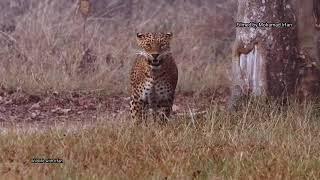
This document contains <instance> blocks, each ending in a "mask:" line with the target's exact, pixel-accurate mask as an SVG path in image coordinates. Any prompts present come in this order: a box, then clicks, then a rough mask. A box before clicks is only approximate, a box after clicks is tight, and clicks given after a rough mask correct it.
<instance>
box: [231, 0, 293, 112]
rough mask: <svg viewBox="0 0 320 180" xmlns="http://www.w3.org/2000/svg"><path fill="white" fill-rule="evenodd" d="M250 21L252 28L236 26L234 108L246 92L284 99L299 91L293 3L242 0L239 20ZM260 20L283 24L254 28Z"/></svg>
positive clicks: (240, 1) (269, 0) (232, 106)
mask: <svg viewBox="0 0 320 180" xmlns="http://www.w3.org/2000/svg"><path fill="white" fill-rule="evenodd" d="M250 22H252V24H251V27H237V29H236V39H235V41H234V44H233V50H232V72H233V74H232V76H233V77H232V79H233V84H232V87H231V91H232V93H231V98H230V100H229V104H228V108H229V109H230V110H232V109H234V108H235V107H236V105H237V101H238V99H239V98H240V97H242V96H245V95H253V96H268V97H275V98H282V99H283V98H287V97H288V96H290V95H292V94H294V93H295V85H296V82H297V79H298V73H297V72H298V71H297V64H298V56H297V54H298V51H299V50H298V49H299V47H298V40H297V28H296V20H295V14H294V11H293V9H292V6H291V4H290V3H289V1H288V2H287V1H282V0H268V1H266V0H238V14H237V23H250ZM260 22H262V23H266V22H267V23H283V24H280V25H279V24H278V25H279V26H281V27H254V26H255V25H259V23H260ZM285 23H286V24H285ZM260 25H261V24H260ZM278 25H274V26H278Z"/></svg>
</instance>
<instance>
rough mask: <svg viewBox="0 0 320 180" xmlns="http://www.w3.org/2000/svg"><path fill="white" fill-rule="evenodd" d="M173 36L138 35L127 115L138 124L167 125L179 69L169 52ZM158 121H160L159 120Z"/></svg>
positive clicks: (156, 34) (149, 33)
mask: <svg viewBox="0 0 320 180" xmlns="http://www.w3.org/2000/svg"><path fill="white" fill-rule="evenodd" d="M172 38H173V33H172V32H168V33H159V32H148V33H137V35H136V40H137V45H138V47H139V49H140V50H139V51H138V53H137V54H136V58H135V61H134V63H133V66H132V68H131V72H130V114H131V119H132V120H133V121H134V122H135V123H137V124H141V122H145V123H147V118H148V112H149V111H151V112H152V114H153V120H154V122H160V123H161V124H166V123H167V122H168V119H169V117H170V114H171V113H172V106H173V101H174V98H175V90H176V87H177V82H178V68H177V64H176V62H175V59H174V58H173V55H172V52H171V48H170V45H171V40H172ZM158 119H160V120H158Z"/></svg>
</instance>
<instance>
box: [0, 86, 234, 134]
mask: <svg viewBox="0 0 320 180" xmlns="http://www.w3.org/2000/svg"><path fill="white" fill-rule="evenodd" d="M227 93H228V91H227V90H226V89H222V88H221V89H217V90H214V91H208V92H205V93H201V94H195V93H177V95H176V98H175V103H174V106H173V116H175V115H177V114H183V113H187V112H190V111H189V110H191V111H192V112H203V111H204V110H206V109H207V108H208V107H210V105H213V104H218V105H219V107H221V108H222V109H223V107H224V104H225V101H226V97H227ZM128 110H129V97H128V96H126V95H112V96H98V95H96V94H95V93H64V94H59V93H51V94H47V95H41V96H37V95H28V94H26V93H23V92H2V93H1V94H0V131H1V129H2V130H3V129H6V128H13V127H14V128H19V127H20V128H22V129H23V128H24V127H41V128H50V127H57V126H60V125H61V126H65V125H68V124H70V125H75V124H82V125H84V124H92V123H94V122H96V121H98V120H99V119H100V120H116V119H117V117H119V115H124V116H128ZM127 119H128V120H129V118H127Z"/></svg>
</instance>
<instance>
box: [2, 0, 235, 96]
mask: <svg viewBox="0 0 320 180" xmlns="http://www.w3.org/2000/svg"><path fill="white" fill-rule="evenodd" d="M30 1H31V2H33V3H32V5H30V7H28V8H27V10H26V11H25V13H24V14H22V15H21V16H18V17H17V18H16V22H17V23H16V30H15V31H14V32H13V33H6V32H3V33H1V34H0V38H1V39H2V41H9V42H10V44H11V45H10V46H4V47H3V48H1V50H0V51H1V52H0V58H1V60H2V61H1V62H0V76H1V77H2V78H1V80H0V83H1V84H2V86H4V87H5V88H7V89H17V88H19V89H22V90H24V91H26V92H28V93H43V92H47V91H74V90H85V91H86V90H99V91H100V90H101V91H105V92H106V93H107V94H113V93H126V92H127V89H126V88H127V84H128V83H127V79H128V73H129V71H130V66H131V63H132V61H133V59H134V57H135V53H136V51H137V47H136V42H135V34H136V32H140V31H142V32H145V31H164V32H166V31H172V32H173V33H174V41H173V44H172V51H173V54H174V56H175V57H176V61H177V63H178V64H179V69H180V74H179V77H180V81H179V90H181V91H197V90H198V88H201V89H208V88H214V87H216V86H225V85H227V84H228V77H227V75H226V72H225V71H223V70H222V69H224V68H225V67H226V66H227V63H225V62H226V60H225V59H224V58H226V57H227V56H226V55H223V54H222V53H221V52H220V53H219V52H218V51H219V50H220V51H222V50H224V51H225V50H226V49H228V48H225V47H219V46H227V47H228V43H227V42H230V40H231V37H230V36H229V34H230V32H233V30H232V29H229V30H230V32H229V31H225V35H221V34H220V35H216V30H217V26H215V25H216V24H215V23H216V21H215V20H216V16H215V14H216V11H212V8H213V9H214V8H215V7H214V6H213V5H212V4H211V5H210V3H209V1H208V2H205V3H200V5H196V4H197V3H192V1H190V2H189V1H188V2H185V3H182V2H173V3H163V2H162V1H161V3H160V2H157V6H155V4H154V2H149V1H145V0H140V1H139V3H133V4H131V7H126V6H129V5H130V3H127V4H126V3H125V2H122V1H115V0H114V1H110V2H108V3H105V4H106V7H105V9H104V11H102V12H100V13H98V14H97V12H95V11H94V10H93V12H92V14H95V15H96V16H91V17H88V18H86V28H85V33H84V31H83V18H81V14H80V12H79V9H78V3H77V2H74V3H71V2H67V1H66V2H64V1H50V0H45V1H41V2H39V1H35V0H30ZM121 2H122V4H121ZM98 5H99V4H98ZM128 8H131V9H130V11H129V10H128ZM96 11H97V10H96ZM122 11H123V13H122ZM128 13H131V15H130V16H128V15H127V14H128ZM230 24H231V23H230ZM219 27H220V26H219ZM221 27H222V26H221ZM228 33H229V34H228ZM224 38H229V39H224ZM218 42H219V43H220V45H219V44H218ZM83 47H87V48H89V49H90V50H91V53H92V54H93V56H95V57H96V58H95V61H94V62H92V63H91V64H90V63H89V64H90V65H89V64H88V63H87V65H88V66H93V68H92V69H94V72H90V73H87V74H79V71H78V69H79V66H80V64H81V61H83V60H82V59H83V55H84V54H85V49H83ZM226 54H227V53H226ZM212 62H216V63H212ZM218 62H219V63H218ZM84 64H86V63H84ZM195 69H196V70H195ZM217 69H219V70H218V71H216V70H217ZM202 70H204V71H202ZM199 71H201V73H199Z"/></svg>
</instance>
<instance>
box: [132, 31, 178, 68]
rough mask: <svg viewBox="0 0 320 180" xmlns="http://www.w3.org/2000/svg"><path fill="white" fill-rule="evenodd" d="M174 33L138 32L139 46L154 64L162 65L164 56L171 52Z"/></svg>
mask: <svg viewBox="0 0 320 180" xmlns="http://www.w3.org/2000/svg"><path fill="white" fill-rule="evenodd" d="M171 39H172V33H144V34H143V33H137V42H138V46H139V47H140V48H142V50H143V51H142V52H141V53H140V54H142V55H144V56H145V57H146V58H147V59H148V60H149V63H150V64H151V65H153V66H158V65H161V63H162V60H163V58H162V57H163V56H164V55H166V54H168V53H169V52H170V41H171Z"/></svg>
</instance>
